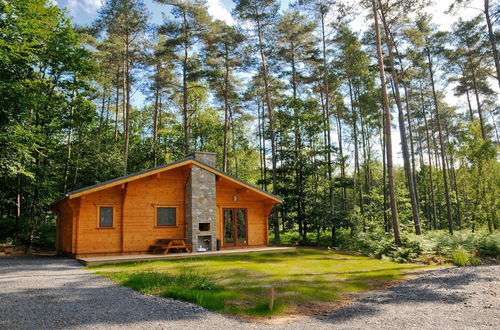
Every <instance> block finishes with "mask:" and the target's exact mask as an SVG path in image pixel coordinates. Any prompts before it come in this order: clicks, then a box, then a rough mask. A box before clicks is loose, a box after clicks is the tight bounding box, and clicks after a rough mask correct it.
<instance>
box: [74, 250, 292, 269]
mask: <svg viewBox="0 0 500 330" xmlns="http://www.w3.org/2000/svg"><path fill="white" fill-rule="evenodd" d="M295 249H296V248H295V247H258V248H241V249H232V250H220V251H207V252H197V253H191V254H188V253H169V254H166V255H163V254H138V255H120V256H104V257H88V258H77V260H78V261H79V262H81V263H82V264H83V265H85V266H94V265H100V264H107V263H118V262H128V261H149V260H163V259H176V258H197V257H206V256H214V255H215V256H216V255H227V254H240V253H250V252H278V251H280V252H282V251H287V250H295Z"/></svg>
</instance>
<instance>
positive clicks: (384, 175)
mask: <svg viewBox="0 0 500 330" xmlns="http://www.w3.org/2000/svg"><path fill="white" fill-rule="evenodd" d="M381 126H382V132H381V134H380V135H381V139H382V141H381V143H380V145H381V146H382V171H383V173H382V180H383V182H384V184H383V193H384V229H385V232H386V233H388V232H389V231H390V230H391V228H390V227H391V226H390V223H389V218H388V216H387V209H388V206H387V162H386V151H385V150H386V148H385V141H386V137H385V118H384V112H382V125H381Z"/></svg>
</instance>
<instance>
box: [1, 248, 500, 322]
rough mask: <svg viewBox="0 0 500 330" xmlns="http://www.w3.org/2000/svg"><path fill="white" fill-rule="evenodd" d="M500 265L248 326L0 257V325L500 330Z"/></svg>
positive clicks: (36, 260) (63, 269)
mask: <svg viewBox="0 0 500 330" xmlns="http://www.w3.org/2000/svg"><path fill="white" fill-rule="evenodd" d="M499 271H500V265H494V266H481V267H474V268H449V269H441V270H436V271H432V272H429V273H426V274H424V275H422V276H420V277H419V278H417V279H412V280H408V281H406V282H404V283H402V284H401V285H399V286H397V287H394V288H392V289H389V290H384V291H379V292H371V293H369V294H367V295H366V296H365V297H364V298H361V299H358V300H357V301H356V302H355V303H354V304H352V305H350V306H348V307H345V308H343V309H341V310H339V311H337V312H336V313H333V314H331V315H328V316H326V317H324V316H322V317H321V318H319V317H318V318H315V317H307V318H302V319H299V320H297V321H295V322H293V323H288V324H281V325H265V324H258V323H247V322H244V321H240V320H237V319H234V318H230V317H226V316H222V315H220V314H217V313H212V312H208V311H205V310H204V309H202V308H200V307H197V306H194V305H192V304H188V303H184V302H180V301H175V300H172V299H167V298H160V297H154V296H146V295H142V294H140V293H138V292H135V291H132V290H130V289H127V288H125V287H120V286H117V285H115V284H113V282H111V281H110V280H107V279H105V278H102V277H100V276H97V275H94V274H91V273H89V272H88V271H86V270H85V269H83V268H82V267H80V265H79V264H78V263H77V262H76V261H74V260H72V259H66V258H56V257H12V258H0V328H1V329H47V328H79V329H80V328H84V329H86V328H89V329H113V328H127V329H130V328H134V329H135V328H137V329H146V328H147V329H174V328H175V329H189V328H197V329H198V328H203V329H221V328H223V329H261V328H271V327H272V328H282V329H292V328H293V329H306V328H307V329H325V328H328V329H352V328H355V329H361V328H364V329H382V328H383V329H401V328H406V329H441V330H442V329H467V328H468V329H500V310H499V308H500V299H499V291H500V285H499V277H500V276H499Z"/></svg>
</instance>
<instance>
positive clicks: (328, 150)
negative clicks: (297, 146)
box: [321, 11, 336, 241]
mask: <svg viewBox="0 0 500 330" xmlns="http://www.w3.org/2000/svg"><path fill="white" fill-rule="evenodd" d="M321 45H322V53H323V54H322V55H323V83H324V92H325V117H326V118H325V119H326V122H325V123H326V131H327V136H326V141H327V145H326V157H327V166H328V186H329V189H328V194H329V195H328V196H329V202H330V218H331V221H333V216H334V207H335V205H334V196H333V193H334V190H333V169H332V142H331V127H330V126H331V125H330V86H329V79H328V62H327V59H326V55H327V54H326V53H327V52H326V31H325V13H324V12H323V11H321ZM332 226H336V224H334V223H333V222H332ZM335 240H336V238H335V237H332V241H335Z"/></svg>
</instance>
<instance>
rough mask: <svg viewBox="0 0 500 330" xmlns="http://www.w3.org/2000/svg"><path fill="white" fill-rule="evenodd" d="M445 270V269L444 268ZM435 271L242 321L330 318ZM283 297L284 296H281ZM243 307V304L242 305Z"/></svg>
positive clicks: (415, 272)
mask: <svg viewBox="0 0 500 330" xmlns="http://www.w3.org/2000/svg"><path fill="white" fill-rule="evenodd" d="M443 268H444V267H443ZM433 270H435V269H429V268H421V269H414V270H410V271H406V272H404V273H403V274H404V278H401V279H391V280H367V281H364V282H365V283H367V284H368V286H369V289H368V291H363V292H351V293H342V294H340V299H338V300H331V301H313V302H299V303H295V304H293V305H289V306H288V309H287V310H286V311H285V312H284V315H279V316H276V315H272V316H265V317H262V316H243V317H240V318H241V319H243V320H245V321H248V322H255V323H263V324H269V325H279V324H287V323H291V322H295V321H297V320H300V319H302V318H306V317H314V318H317V319H323V318H329V317H331V315H332V313H335V312H336V311H338V310H339V309H341V308H345V307H348V306H350V305H352V304H353V303H354V302H356V300H357V299H360V298H363V297H366V296H369V295H371V294H373V293H374V292H379V291H383V290H387V289H390V288H393V287H396V286H398V285H401V284H402V283H403V282H405V281H408V280H413V279H416V278H418V277H420V276H421V275H424V274H426V273H427V272H430V271H433ZM280 295H282V294H280ZM240 305H241V304H240Z"/></svg>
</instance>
